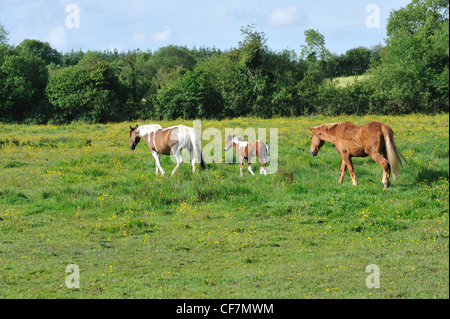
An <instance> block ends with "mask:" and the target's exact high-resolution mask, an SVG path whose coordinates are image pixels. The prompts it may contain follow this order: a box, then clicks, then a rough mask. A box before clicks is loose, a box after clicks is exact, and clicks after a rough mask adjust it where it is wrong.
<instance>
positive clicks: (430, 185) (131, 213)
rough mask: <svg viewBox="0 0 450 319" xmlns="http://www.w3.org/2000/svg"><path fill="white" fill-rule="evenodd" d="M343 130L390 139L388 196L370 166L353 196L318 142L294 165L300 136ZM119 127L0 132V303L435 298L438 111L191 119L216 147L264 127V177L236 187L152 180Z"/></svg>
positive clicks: (440, 276) (443, 216) (445, 261)
mask: <svg viewBox="0 0 450 319" xmlns="http://www.w3.org/2000/svg"><path fill="white" fill-rule="evenodd" d="M344 120H349V121H352V122H354V123H356V124H364V123H367V122H369V121H372V120H377V121H381V122H384V123H386V124H389V125H390V126H391V127H392V129H393V130H394V132H395V142H396V144H397V147H398V149H399V150H400V152H402V154H403V156H404V157H405V158H406V160H407V161H408V163H409V166H406V165H404V167H403V173H402V174H401V175H400V176H399V178H398V179H397V180H396V181H393V182H392V186H391V187H390V188H389V189H387V190H383V185H382V183H381V178H382V169H381V167H380V166H379V165H378V164H377V163H376V162H375V161H373V160H372V159H371V158H356V159H354V165H355V170H356V174H357V176H358V180H359V183H360V185H359V186H353V185H352V183H351V179H350V177H349V175H348V173H347V175H346V177H345V179H344V183H343V184H342V185H338V183H337V181H338V172H339V168H340V163H341V158H340V155H339V154H338V153H337V152H336V150H335V149H334V146H333V145H330V144H327V143H326V144H325V145H324V147H322V149H321V151H320V153H319V155H318V156H317V157H312V156H311V155H310V154H309V147H310V132H309V130H308V127H311V126H316V125H320V124H323V123H328V122H338V121H344ZM150 122H151V121H140V122H138V123H137V124H143V123H150ZM134 124H136V123H135V122H133V123H130V122H124V123H111V124H93V125H88V124H78V123H73V124H71V125H64V126H52V125H42V126H38V125H9V124H8V125H7V124H0V154H1V155H0V172H1V174H0V298H6V299H8V298H74V299H78V298H180V299H183V298H267V299H270V298H293V299H304V298H312V299H314V298H318V299H322V298H381V299H387V298H438V299H440V298H449V237H448V234H449V197H448V196H449V117H448V114H438V115H435V116H428V115H420V114H416V115H405V116H364V117H360V116H344V115H343V116H336V117H326V116H310V117H295V118H274V119H259V118H238V119H232V120H222V121H212V120H211V121H209V120H208V121H202V123H201V124H202V130H203V131H204V130H206V129H207V128H217V129H218V130H220V132H221V133H222V135H223V139H225V129H226V128H242V129H246V128H248V127H252V128H255V130H257V129H258V128H267V140H268V141H269V128H278V147H276V146H275V145H271V151H272V152H276V151H278V170H277V171H276V173H275V174H271V175H267V176H263V175H259V174H258V173H257V172H259V167H260V165H259V163H257V164H255V165H254V171H255V173H256V176H251V175H250V173H249V172H248V171H247V170H244V176H243V177H242V178H240V177H239V164H236V163H234V164H229V163H210V164H207V169H206V170H200V169H199V165H198V170H197V171H196V172H195V173H194V174H193V173H192V170H191V166H190V164H186V163H185V164H183V165H182V166H181V167H180V169H179V170H178V172H177V173H176V174H175V175H174V176H173V177H171V176H166V177H162V176H160V175H158V176H156V175H155V163H154V160H153V157H152V156H151V153H150V151H149V150H148V148H147V146H146V145H144V143H142V142H141V143H140V144H139V145H138V146H137V147H136V150H135V151H131V150H130V149H129V135H128V132H129V126H130V125H134ZM160 124H162V125H163V126H168V125H176V124H185V125H189V126H192V121H186V120H180V121H170V122H169V121H165V122H160ZM209 142H210V141H209V140H203V141H202V145H203V147H204V146H205V145H207V144H208V143H209ZM223 142H224V141H223ZM224 157H225V154H224V153H223V154H222V158H224ZM161 164H162V167H163V168H164V169H165V171H166V173H167V175H170V172H171V170H172V169H173V168H174V166H175V163H173V162H172V161H171V159H170V158H169V157H162V162H161ZM269 165H270V163H269ZM71 264H75V265H77V266H78V267H79V271H80V273H79V274H80V277H79V278H80V287H79V288H71V289H70V288H68V287H67V285H66V278H68V276H69V275H71V274H70V273H69V272H66V267H67V266H68V265H71ZM369 265H376V267H378V269H379V277H378V278H379V288H374V287H371V285H370V283H371V281H370V280H371V278H372V277H371V276H372V275H374V273H372V272H366V267H367V266H369ZM366 281H367V282H368V283H369V285H366V283H367V282H366Z"/></svg>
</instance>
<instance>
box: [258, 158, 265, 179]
mask: <svg viewBox="0 0 450 319" xmlns="http://www.w3.org/2000/svg"><path fill="white" fill-rule="evenodd" d="M258 160H259V162H260V163H261V168H260V169H259V174H264V176H266V175H267V171H266V163H264V161H261V159H260V158H259V157H258Z"/></svg>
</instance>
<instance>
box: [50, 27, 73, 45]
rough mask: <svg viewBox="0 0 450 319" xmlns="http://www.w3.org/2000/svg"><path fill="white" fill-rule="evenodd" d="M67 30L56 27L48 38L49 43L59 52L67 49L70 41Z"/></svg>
mask: <svg viewBox="0 0 450 319" xmlns="http://www.w3.org/2000/svg"><path fill="white" fill-rule="evenodd" d="M68 37H69V36H68V33H67V29H66V28H64V27H56V28H54V29H52V30H51V31H50V33H49V35H48V36H47V41H48V42H49V43H50V45H51V46H52V47H53V48H57V49H58V50H61V49H65V48H66V46H67V44H68V42H69V39H68Z"/></svg>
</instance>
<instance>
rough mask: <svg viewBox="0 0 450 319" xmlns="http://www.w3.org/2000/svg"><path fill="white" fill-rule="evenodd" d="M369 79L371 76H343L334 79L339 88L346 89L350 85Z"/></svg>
mask: <svg viewBox="0 0 450 319" xmlns="http://www.w3.org/2000/svg"><path fill="white" fill-rule="evenodd" d="M368 77H369V75H352V76H343V77H339V78H335V79H333V82H336V83H337V87H346V86H348V85H353V84H355V83H357V82H359V81H364V80H365V79H367V78H368Z"/></svg>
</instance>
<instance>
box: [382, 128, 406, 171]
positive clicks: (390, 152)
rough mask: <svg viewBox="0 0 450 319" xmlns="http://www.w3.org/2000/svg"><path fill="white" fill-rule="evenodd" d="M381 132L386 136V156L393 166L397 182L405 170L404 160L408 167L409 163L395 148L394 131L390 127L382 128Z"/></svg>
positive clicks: (392, 169)
mask: <svg viewBox="0 0 450 319" xmlns="http://www.w3.org/2000/svg"><path fill="white" fill-rule="evenodd" d="M381 131H382V132H383V136H384V144H385V146H386V155H387V159H388V161H389V165H390V166H391V172H392V177H393V179H394V180H395V179H396V178H397V177H398V175H399V174H400V172H401V170H402V168H403V166H402V159H403V161H405V163H406V165H408V162H407V161H406V159H405V158H404V157H403V155H402V154H401V153H400V152H399V150H398V149H397V147H396V146H395V143H394V131H392V129H391V128H390V127H389V126H388V125H383V126H381ZM400 157H401V158H400Z"/></svg>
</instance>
